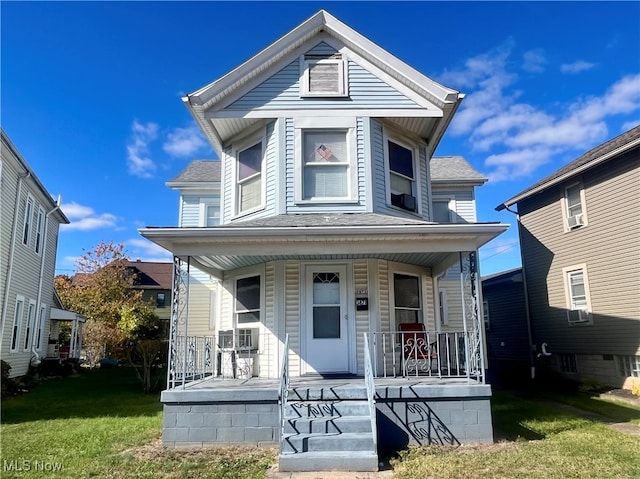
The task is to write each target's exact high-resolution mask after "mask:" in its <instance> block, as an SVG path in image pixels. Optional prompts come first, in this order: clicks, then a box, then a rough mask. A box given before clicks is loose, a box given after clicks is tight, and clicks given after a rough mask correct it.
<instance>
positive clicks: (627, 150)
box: [497, 126, 640, 388]
mask: <svg viewBox="0 0 640 479" xmlns="http://www.w3.org/2000/svg"><path fill="white" fill-rule="evenodd" d="M639 185H640V126H637V127H635V128H633V129H631V130H629V131H627V132H625V133H623V134H621V135H619V136H617V137H615V138H613V139H612V140H610V141H607V142H606V143H603V144H602V145H600V146H598V147H596V148H593V149H592V150H590V151H588V152H586V153H584V154H583V155H581V156H580V157H578V158H577V159H575V160H573V161H572V162H570V163H568V164H567V165H565V166H563V167H562V168H560V169H559V170H557V171H555V172H554V173H552V174H551V175H549V176H547V177H546V178H544V179H542V180H541V181H539V182H537V183H535V184H534V185H532V186H531V187H529V188H527V189H526V190H524V191H522V192H521V193H519V194H517V195H516V196H514V197H513V198H511V199H509V200H507V201H505V202H504V203H502V204H500V205H499V206H498V207H497V209H498V210H504V209H509V208H512V207H514V206H517V211H516V210H510V211H513V212H516V213H517V214H518V219H519V222H518V228H519V235H520V244H521V250H522V266H523V272H524V287H525V291H526V295H527V300H528V301H527V304H528V315H529V322H530V325H531V326H530V327H531V334H532V341H533V345H534V347H536V348H537V350H536V355H535V358H536V364H537V366H538V367H541V368H546V369H551V370H553V371H555V372H556V373H560V374H562V375H564V376H565V377H567V378H569V379H572V380H574V381H595V382H597V383H598V384H600V385H603V386H610V387H625V388H631V387H632V385H633V384H639V383H640V300H639V299H640V295H639V293H640V215H639V214H638V211H637V206H638V205H639V204H640V188H639ZM543 343H547V344H546V348H545V351H542V344H543Z"/></svg>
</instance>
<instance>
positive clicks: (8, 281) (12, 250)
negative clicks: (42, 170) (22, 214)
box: [2, 171, 31, 337]
mask: <svg viewBox="0 0 640 479" xmlns="http://www.w3.org/2000/svg"><path fill="white" fill-rule="evenodd" d="M30 176H31V172H29V171H25V172H24V173H22V174H20V175H18V188H17V190H16V201H15V211H14V212H13V227H12V228H13V233H12V234H11V246H10V247H9V266H8V268H7V279H6V281H5V283H4V298H3V300H2V333H3V334H2V337H4V327H5V325H6V324H7V321H6V319H7V318H6V316H7V301H8V300H9V291H10V290H11V279H12V276H13V255H14V253H15V245H16V233H17V229H18V209H19V208H20V196H21V195H22V182H23V181H24V180H25V179H27V178H29V177H30Z"/></svg>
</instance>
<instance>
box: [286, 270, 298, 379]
mask: <svg viewBox="0 0 640 479" xmlns="http://www.w3.org/2000/svg"><path fill="white" fill-rule="evenodd" d="M284 280H285V325H284V326H285V332H286V333H288V334H289V362H290V368H291V375H292V376H299V375H300V371H301V364H300V355H299V351H300V317H301V316H300V314H301V310H300V308H301V306H300V264H299V263H298V262H297V261H287V262H286V264H285V279H284Z"/></svg>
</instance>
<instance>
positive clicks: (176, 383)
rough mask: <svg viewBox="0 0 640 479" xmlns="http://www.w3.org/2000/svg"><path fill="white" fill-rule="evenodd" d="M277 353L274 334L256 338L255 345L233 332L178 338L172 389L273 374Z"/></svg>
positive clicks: (170, 373)
mask: <svg viewBox="0 0 640 479" xmlns="http://www.w3.org/2000/svg"><path fill="white" fill-rule="evenodd" d="M276 351H277V338H276V337H275V336H274V335H273V334H270V333H264V334H255V335H254V336H253V337H252V339H251V341H247V337H246V336H243V337H240V336H238V335H236V334H235V332H233V331H228V332H224V331H223V332H220V333H218V334H214V335H211V336H180V335H179V336H176V341H175V344H174V345H173V347H172V348H171V354H172V355H173V357H171V358H170V361H169V364H170V365H171V368H170V370H169V384H168V388H169V389H173V388H176V387H180V386H185V385H186V384H188V383H190V382H193V381H198V380H202V379H206V378H208V377H219V378H225V379H226V378H233V379H248V378H250V377H252V376H255V375H257V374H258V373H259V371H260V368H267V369H266V370H267V371H268V370H270V369H269V368H271V366H272V365H273V364H275V361H277V359H276V358H275V357H274V354H276ZM272 353H273V354H272ZM263 370H264V369H263Z"/></svg>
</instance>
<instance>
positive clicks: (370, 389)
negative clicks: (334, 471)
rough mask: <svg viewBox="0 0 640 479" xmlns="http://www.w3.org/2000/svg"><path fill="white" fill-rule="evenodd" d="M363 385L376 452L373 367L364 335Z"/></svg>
mask: <svg viewBox="0 0 640 479" xmlns="http://www.w3.org/2000/svg"><path fill="white" fill-rule="evenodd" d="M364 384H365V387H366V389H367V401H368V403H369V415H370V417H371V432H372V434H373V448H374V451H377V450H378V426H377V420H376V415H377V413H376V385H375V380H374V379H373V366H372V364H371V351H370V349H369V338H368V337H367V333H364Z"/></svg>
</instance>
